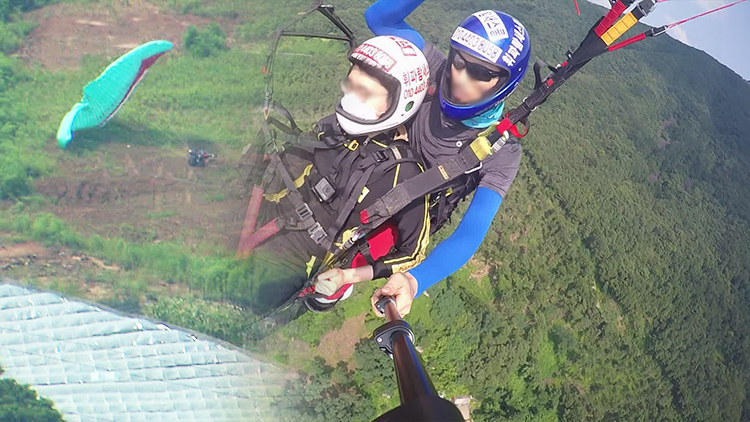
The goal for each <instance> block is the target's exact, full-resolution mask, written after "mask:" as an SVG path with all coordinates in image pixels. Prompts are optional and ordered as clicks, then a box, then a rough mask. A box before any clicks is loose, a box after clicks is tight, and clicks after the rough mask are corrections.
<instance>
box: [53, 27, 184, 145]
mask: <svg viewBox="0 0 750 422" xmlns="http://www.w3.org/2000/svg"><path fill="white" fill-rule="evenodd" d="M171 49H172V43H170V42H169V41H162V40H159V41H151V42H148V43H146V44H143V45H141V46H139V47H136V48H134V49H133V50H130V51H129V52H128V53H126V54H125V55H124V56H122V57H120V58H119V59H117V60H115V61H114V62H113V63H112V64H110V65H109V66H107V68H106V69H104V72H102V74H101V75H99V77H98V78H96V79H95V80H93V81H91V82H89V84H88V85H86V86H85V87H84V88H83V98H82V99H81V101H80V102H79V103H78V104H76V105H74V106H73V108H72V109H71V110H70V111H69V112H68V114H66V115H65V117H64V118H63V120H62V122H61V123H60V128H59V129H58V131H57V143H58V145H59V146H60V148H63V149H65V148H66V147H67V146H68V144H69V143H70V140H71V139H73V133H74V132H76V131H79V130H82V129H89V128H93V127H101V126H104V124H105V123H107V121H109V119H111V118H112V117H113V116H114V115H115V114H116V113H117V112H118V111H119V110H120V107H122V105H123V104H125V102H126V101H127V100H128V97H130V94H131V93H132V92H133V90H134V89H135V87H136V86H137V85H138V83H139V82H140V81H141V79H143V77H144V76H145V75H146V72H147V71H148V68H149V67H151V66H152V65H153V64H154V63H155V62H156V60H157V59H158V58H159V57H161V55H162V54H164V53H166V52H167V51H169V50H171Z"/></svg>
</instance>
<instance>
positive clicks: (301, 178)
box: [263, 164, 313, 202]
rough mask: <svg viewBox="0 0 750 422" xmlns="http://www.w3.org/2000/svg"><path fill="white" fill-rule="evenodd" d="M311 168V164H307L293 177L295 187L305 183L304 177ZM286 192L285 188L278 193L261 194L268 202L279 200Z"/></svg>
mask: <svg viewBox="0 0 750 422" xmlns="http://www.w3.org/2000/svg"><path fill="white" fill-rule="evenodd" d="M312 168H313V165H312V164H310V165H308V166H307V167H305V170H303V171H302V174H301V175H300V176H299V177H298V178H296V179H294V186H295V187H297V188H298V187H300V186H302V185H303V184H304V183H305V177H307V176H309V175H310V173H311V172H312ZM286 194H287V190H286V189H282V190H281V191H280V192H279V193H267V194H265V195H263V197H264V198H266V200H267V201H270V202H279V201H281V198H283V197H285V196H286Z"/></svg>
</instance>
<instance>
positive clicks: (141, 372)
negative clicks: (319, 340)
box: [0, 280, 289, 422]
mask: <svg viewBox="0 0 750 422" xmlns="http://www.w3.org/2000/svg"><path fill="white" fill-rule="evenodd" d="M5 281H6V282H7V281H9V280H5ZM201 337H203V336H201ZM0 366H1V367H2V368H3V369H4V370H5V373H4V374H3V375H2V377H4V378H13V379H15V380H17V381H18V382H19V383H21V384H30V386H31V388H33V389H34V390H36V391H37V392H38V393H39V395H41V396H42V397H46V398H48V399H50V400H52V401H53V402H54V403H55V408H56V409H57V410H59V411H60V413H62V414H63V417H64V418H65V420H66V421H68V422H88V421H90V422H103V421H113V422H114V421H116V422H120V421H149V422H151V421H170V422H177V421H180V422H182V421H195V422H198V421H200V422H212V421H227V422H229V421H231V422H242V421H275V420H277V419H278V418H277V417H276V416H275V412H274V411H273V406H272V403H273V400H274V396H279V395H281V394H283V383H284V381H285V380H286V379H289V376H288V374H285V373H283V372H281V371H280V370H279V369H278V368H276V367H274V366H273V365H271V364H268V363H264V362H261V361H258V360H256V359H254V358H252V357H250V356H248V355H247V354H244V353H242V352H240V351H237V350H233V349H232V348H231V347H229V346H225V345H223V344H220V342H219V341H218V340H215V339H210V338H207V339H202V338H198V337H196V336H195V335H193V334H190V333H188V332H186V331H183V330H181V329H171V328H169V327H167V326H165V325H163V324H158V323H154V322H152V321H149V320H147V319H143V318H133V317H128V316H124V315H120V314H118V313H116V312H114V311H109V310H105V309H103V308H102V307H98V306H94V305H90V304H87V303H84V302H79V301H74V300H68V299H66V298H64V297H61V296H59V295H57V294H54V293H48V292H39V291H35V290H31V289H28V288H24V287H19V286H16V285H13V284H0Z"/></svg>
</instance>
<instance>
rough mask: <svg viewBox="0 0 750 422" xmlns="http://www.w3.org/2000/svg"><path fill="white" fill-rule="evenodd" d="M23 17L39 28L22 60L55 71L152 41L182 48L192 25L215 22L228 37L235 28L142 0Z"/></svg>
mask: <svg viewBox="0 0 750 422" xmlns="http://www.w3.org/2000/svg"><path fill="white" fill-rule="evenodd" d="M25 17H26V19H29V20H31V21H34V22H36V23H37V24H38V26H37V28H36V29H35V30H34V31H32V32H31V34H30V35H29V36H28V37H27V39H26V42H24V44H23V46H22V48H21V49H20V51H19V53H18V55H19V56H20V57H21V58H23V59H25V60H27V61H29V62H32V63H40V64H41V65H42V66H44V67H46V68H48V69H52V70H54V69H70V68H76V67H78V65H79V63H80V61H81V57H83V56H84V55H92V56H96V55H106V56H117V55H121V54H124V53H125V52H127V51H128V50H130V49H132V48H134V47H137V46H138V45H141V44H143V43H145V42H148V41H153V40H167V41H170V42H172V43H173V44H174V45H175V48H176V49H180V48H182V37H183V34H184V33H185V30H186V29H187V27H188V26H190V25H196V26H199V27H200V26H203V25H205V24H207V23H209V22H212V21H215V22H217V23H219V25H221V26H222V28H223V29H224V30H225V31H226V32H227V33H231V29H232V28H233V27H234V25H235V23H234V22H233V21H230V20H227V19H207V18H202V17H198V16H193V15H189V14H185V15H176V14H174V13H170V12H166V11H162V10H160V9H159V7H157V6H155V5H153V4H151V3H148V2H145V1H142V0H130V1H127V2H105V3H100V4H96V3H86V4H81V3H60V4H55V5H51V6H46V7H43V8H41V9H39V10H35V11H33V12H30V13H28V14H27V15H26V16H25Z"/></svg>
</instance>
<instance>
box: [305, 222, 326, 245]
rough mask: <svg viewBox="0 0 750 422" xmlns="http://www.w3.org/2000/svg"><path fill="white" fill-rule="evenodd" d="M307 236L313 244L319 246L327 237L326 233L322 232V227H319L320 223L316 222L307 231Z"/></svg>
mask: <svg viewBox="0 0 750 422" xmlns="http://www.w3.org/2000/svg"><path fill="white" fill-rule="evenodd" d="M307 234H309V235H310V238H311V239H312V240H313V241H314V242H315V243H318V244H320V242H321V240H323V239H325V238H326V237H328V233H326V231H325V230H323V226H321V225H320V223H318V222H316V223H315V224H313V225H312V226H311V227H310V228H309V229H307Z"/></svg>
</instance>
